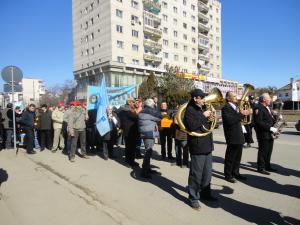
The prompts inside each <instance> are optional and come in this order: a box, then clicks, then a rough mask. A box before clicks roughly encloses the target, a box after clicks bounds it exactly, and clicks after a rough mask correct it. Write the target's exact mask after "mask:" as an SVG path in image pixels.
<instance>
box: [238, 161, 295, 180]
mask: <svg viewBox="0 0 300 225" xmlns="http://www.w3.org/2000/svg"><path fill="white" fill-rule="evenodd" d="M241 168H243V169H245V170H250V171H256V169H255V168H257V163H256V162H248V163H247V164H241ZM272 168H274V169H276V170H277V171H276V172H275V173H277V174H280V175H283V176H295V177H299V178H300V171H299V170H294V169H290V168H286V167H283V166H281V165H278V164H274V163H272Z"/></svg>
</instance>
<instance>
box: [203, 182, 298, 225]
mask: <svg viewBox="0 0 300 225" xmlns="http://www.w3.org/2000/svg"><path fill="white" fill-rule="evenodd" d="M222 187H223V188H222V189H221V190H215V191H214V193H216V194H217V195H218V198H219V201H218V202H216V203H215V202H214V203H211V202H204V204H205V205H207V206H208V207H211V208H222V209H223V210H224V211H226V212H228V213H230V214H232V215H234V216H236V217H239V218H241V219H244V220H246V221H248V222H249V223H255V224H264V225H271V224H289V225H291V224H294V225H296V224H300V220H298V219H295V218H292V217H281V215H280V213H279V212H277V211H274V210H271V209H266V208H263V207H260V206H255V205H251V204H247V203H244V202H239V201H237V200H234V199H231V198H229V197H227V196H226V195H230V194H232V193H233V189H232V188H230V187H228V186H223V185H222Z"/></svg>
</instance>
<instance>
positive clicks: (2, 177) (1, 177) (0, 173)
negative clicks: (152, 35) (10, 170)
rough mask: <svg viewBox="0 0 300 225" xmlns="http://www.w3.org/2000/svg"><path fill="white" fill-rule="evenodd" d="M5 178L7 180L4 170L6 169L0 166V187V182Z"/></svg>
mask: <svg viewBox="0 0 300 225" xmlns="http://www.w3.org/2000/svg"><path fill="white" fill-rule="evenodd" d="M7 180H8V174H7V172H6V170H4V169H2V168H1V169H0V187H1V184H2V183H4V182H5V181H7Z"/></svg>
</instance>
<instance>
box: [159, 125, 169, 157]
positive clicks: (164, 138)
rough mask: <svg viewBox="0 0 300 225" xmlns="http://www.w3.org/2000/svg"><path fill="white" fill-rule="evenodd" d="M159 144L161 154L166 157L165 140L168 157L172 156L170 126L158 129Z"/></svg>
mask: <svg viewBox="0 0 300 225" xmlns="http://www.w3.org/2000/svg"><path fill="white" fill-rule="evenodd" d="M159 138H160V145H161V156H162V157H163V158H165V157H166V142H167V145H168V157H171V156H172V130H171V128H162V130H160V131H159Z"/></svg>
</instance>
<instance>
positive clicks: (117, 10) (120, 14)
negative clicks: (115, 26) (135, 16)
mask: <svg viewBox="0 0 300 225" xmlns="http://www.w3.org/2000/svg"><path fill="white" fill-rule="evenodd" d="M116 16H117V17H121V18H122V17H123V11H122V10H119V9H116Z"/></svg>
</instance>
